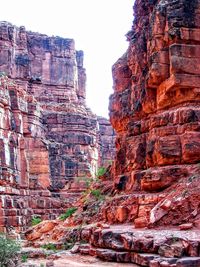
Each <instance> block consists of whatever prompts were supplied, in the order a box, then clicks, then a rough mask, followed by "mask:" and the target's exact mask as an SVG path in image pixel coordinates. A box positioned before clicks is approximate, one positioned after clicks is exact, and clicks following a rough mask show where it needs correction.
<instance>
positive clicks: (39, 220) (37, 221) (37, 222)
mask: <svg viewBox="0 0 200 267" xmlns="http://www.w3.org/2000/svg"><path fill="white" fill-rule="evenodd" d="M41 222H42V219H41V218H40V217H33V218H32V220H31V225H32V226H35V225H37V224H39V223H41Z"/></svg>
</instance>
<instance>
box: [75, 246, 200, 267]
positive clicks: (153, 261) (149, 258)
mask: <svg viewBox="0 0 200 267" xmlns="http://www.w3.org/2000/svg"><path fill="white" fill-rule="evenodd" d="M79 253H80V254H82V255H92V256H97V257H98V258H100V259H101V260H104V261H109V262H120V263H130V262H131V263H134V264H138V265H139V266H147V267H199V266H200V257H183V258H180V259H179V258H177V257H171V258H170V257H162V256H160V255H158V254H153V253H140V252H131V251H116V250H114V249H105V248H95V247H92V246H91V245H90V244H84V245H80V246H79Z"/></svg>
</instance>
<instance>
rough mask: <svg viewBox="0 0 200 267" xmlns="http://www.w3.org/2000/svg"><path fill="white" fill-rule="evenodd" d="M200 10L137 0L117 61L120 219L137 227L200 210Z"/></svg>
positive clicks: (114, 111) (183, 1)
mask: <svg viewBox="0 0 200 267" xmlns="http://www.w3.org/2000/svg"><path fill="white" fill-rule="evenodd" d="M199 9H200V2H199V1H198V0H195V1H187V0H179V1H166V0H160V1H140V0H137V1H135V8H134V10H135V20H134V24H133V27H132V30H131V31H130V32H128V34H127V38H128V40H129V42H130V45H129V48H128V51H127V52H126V53H125V54H124V55H123V57H121V58H120V59H119V60H118V61H117V63H116V64H115V65H114V66H113V78H114V94H113V95H112V98H111V103H110V116H111V122H112V125H113V127H114V129H115V130H116V133H117V137H116V147H117V153H116V160H115V167H114V177H115V182H114V183H115V188H116V190H117V191H118V192H124V194H126V195H125V196H124V198H122V197H121V200H119V202H120V203H121V209H122V210H123V214H124V215H123V218H121V217H120V218H121V222H126V221H132V222H134V224H135V226H136V227H144V226H147V225H149V224H153V225H179V224H181V223H185V222H194V221H195V220H197V219H198V217H199V216H200V205H199V204H200V196H199V193H198V192H199V178H200V177H199V174H200V166H199V162H200V154H199V151H200V150H199V149H200V139H199V138H200V135H199V130H200V128H199V127H200V125H199V120H200V98H199V87H200V85H199V79H200V69H199V66H200V50H199V49H200V22H199ZM119 202H118V203H117V202H116V201H115V205H116V208H114V207H113V205H111V208H108V216H109V217H108V218H107V219H108V220H109V221H113V220H114V221H117V218H116V214H118V212H117V210H118V211H119ZM119 212H122V211H119Z"/></svg>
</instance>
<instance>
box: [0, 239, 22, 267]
mask: <svg viewBox="0 0 200 267" xmlns="http://www.w3.org/2000/svg"><path fill="white" fill-rule="evenodd" d="M19 251H20V244H19V243H18V242H17V241H15V240H12V239H10V238H7V237H6V236H5V235H4V234H0V267H6V266H7V264H8V262H9V260H12V259H14V258H15V257H16V256H17V253H18V252H19Z"/></svg>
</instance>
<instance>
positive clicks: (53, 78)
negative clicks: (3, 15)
mask: <svg viewBox="0 0 200 267" xmlns="http://www.w3.org/2000/svg"><path fill="white" fill-rule="evenodd" d="M0 72H1V75H2V81H3V80H5V82H4V83H2V84H1V86H2V88H1V90H0V93H1V94H2V101H1V102H2V103H1V114H0V115H1V138H0V143H1V163H0V166H1V169H2V173H1V183H2V188H1V191H0V199H1V203H2V204H1V211H0V212H1V215H0V219H1V223H0V226H1V227H4V226H6V227H7V228H8V227H18V226H19V228H23V227H25V226H26V225H27V224H28V223H29V222H30V220H31V217H32V216H33V215H37V216H41V217H42V218H43V219H51V218H55V217H56V216H57V215H58V214H60V213H61V212H63V210H64V209H66V208H67V207H69V206H73V203H74V202H75V201H76V200H77V198H78V197H79V196H80V194H81V193H82V191H83V190H85V186H86V185H85V184H86V182H85V179H90V178H92V177H95V175H96V173H97V169H98V161H99V162H102V163H104V159H103V157H105V158H106V159H107V158H109V157H110V156H113V151H114V139H113V131H112V130H110V128H111V126H110V124H109V122H108V121H107V122H106V125H104V130H105V132H102V131H101V132H100V130H99V124H101V122H100V123H99V122H98V118H97V116H96V115H95V114H93V113H92V112H91V110H90V109H89V108H88V107H87V106H86V103H85V96H86V89H85V82H86V74H85V69H84V67H83V52H82V51H76V50H75V44H74V40H72V39H64V38H60V37H48V36H46V35H43V34H39V33H33V32H27V31H26V30H25V28H24V27H20V28H17V27H16V26H13V25H12V24H10V23H7V22H1V23H0ZM7 76H8V77H9V78H7ZM12 84H13V85H12ZM6 101H7V102H6ZM105 121H106V120H105ZM107 128H109V130H107ZM110 134H111V136H109V135H110ZM101 135H102V137H101ZM103 135H104V137H103ZM110 142H111V143H110ZM108 143H110V144H108ZM107 146H109V148H110V149H107V150H105V149H104V152H103V154H102V152H101V151H100V147H107ZM100 156H102V161H101V160H100V159H99V157H100Z"/></svg>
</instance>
